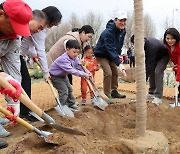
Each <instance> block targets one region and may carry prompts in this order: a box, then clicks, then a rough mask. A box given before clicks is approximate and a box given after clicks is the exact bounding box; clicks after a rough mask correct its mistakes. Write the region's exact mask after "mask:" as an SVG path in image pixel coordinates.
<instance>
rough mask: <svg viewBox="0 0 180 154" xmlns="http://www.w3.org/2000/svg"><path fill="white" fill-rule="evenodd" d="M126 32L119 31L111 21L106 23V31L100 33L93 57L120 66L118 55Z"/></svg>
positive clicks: (123, 30)
mask: <svg viewBox="0 0 180 154" xmlns="http://www.w3.org/2000/svg"><path fill="white" fill-rule="evenodd" d="M125 34H126V30H125V29H122V30H119V29H117V28H116V25H115V23H114V21H113V20H110V21H108V23H107V25H106V29H105V30H104V31H103V32H102V33H101V36H100V38H99V40H98V43H97V45H96V48H95V51H94V55H95V56H96V57H100V58H106V59H108V60H110V61H113V62H115V64H116V65H117V66H119V64H120V59H119V55H121V52H122V51H121V48H122V46H123V43H124V37H125Z"/></svg>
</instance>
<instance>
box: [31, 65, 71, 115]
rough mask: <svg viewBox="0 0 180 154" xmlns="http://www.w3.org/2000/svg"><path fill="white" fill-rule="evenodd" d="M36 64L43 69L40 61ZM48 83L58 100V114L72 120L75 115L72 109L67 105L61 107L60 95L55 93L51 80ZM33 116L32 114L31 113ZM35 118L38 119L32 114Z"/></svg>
mask: <svg viewBox="0 0 180 154" xmlns="http://www.w3.org/2000/svg"><path fill="white" fill-rule="evenodd" d="M35 62H36V64H37V65H38V66H39V67H40V68H41V65H40V63H39V61H35ZM47 83H48V84H49V86H50V88H51V91H52V93H53V95H54V97H55V100H56V103H57V106H55V107H54V109H55V110H56V111H57V112H58V114H59V115H60V116H63V117H64V116H68V117H71V118H74V113H73V112H72V111H71V109H70V108H69V107H68V106H67V105H63V106H62V105H61V102H60V100H59V97H58V94H57V92H56V91H55V88H54V86H53V84H52V82H51V80H50V79H48V80H47ZM31 114H32V113H31ZM32 115H33V116H34V117H36V118H38V117H37V116H36V115H34V114H32Z"/></svg>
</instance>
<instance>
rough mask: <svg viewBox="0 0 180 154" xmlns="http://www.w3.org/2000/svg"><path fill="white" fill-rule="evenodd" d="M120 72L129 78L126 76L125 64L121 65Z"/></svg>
mask: <svg viewBox="0 0 180 154" xmlns="http://www.w3.org/2000/svg"><path fill="white" fill-rule="evenodd" d="M119 71H120V72H122V74H123V75H124V76H127V74H126V68H125V67H124V65H123V64H120V65H119Z"/></svg>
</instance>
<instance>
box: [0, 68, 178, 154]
mask: <svg viewBox="0 0 180 154" xmlns="http://www.w3.org/2000/svg"><path fill="white" fill-rule="evenodd" d="M96 83H97V85H98V86H99V87H101V88H102V72H101V71H99V72H98V73H97V75H96ZM119 89H120V90H123V93H124V94H126V96H127V98H126V99H119V100H118V99H116V100H115V102H116V103H115V105H110V106H108V107H107V108H106V110H105V111H101V110H98V109H95V108H93V106H92V105H91V103H90V101H88V104H87V105H86V106H83V107H82V111H80V112H75V118H67V117H61V116H59V115H58V113H57V112H56V111H55V110H54V109H52V107H53V106H54V105H55V104H56V103H55V100H54V98H53V95H52V92H51V91H50V88H49V86H48V84H47V83H44V82H41V83H38V84H34V85H33V87H32V91H33V94H32V100H33V102H35V103H36V104H37V105H38V106H39V107H41V108H42V109H43V110H46V111H47V113H48V114H49V115H50V116H52V117H53V118H54V119H55V120H56V122H57V123H60V124H62V125H63V126H66V127H69V128H73V129H76V130H80V131H82V132H83V133H85V135H86V136H77V135H70V134H64V133H62V132H59V131H57V130H55V129H52V128H51V127H49V126H47V125H45V124H43V123H41V122H31V124H32V125H33V126H35V127H37V128H39V129H40V130H43V131H50V132H52V133H54V135H52V136H50V138H49V139H50V140H52V139H53V140H54V141H55V143H56V144H51V143H47V142H46V141H45V139H44V138H42V137H40V136H38V135H36V134H35V133H34V132H30V131H29V130H27V129H26V128H24V127H23V126H21V125H19V124H17V125H15V126H13V125H7V126H5V127H6V129H7V130H8V131H10V132H11V133H12V135H11V136H9V137H7V138H5V139H1V140H6V141H7V142H8V143H9V146H8V147H7V148H5V149H2V150H0V153H4V154H5V153H8V154H22V153H23V154H33V153H48V154H56V153H57V154H58V153H61V154H103V153H104V154H116V153H122V154H129V153H133V149H131V148H129V147H128V146H126V145H125V144H124V143H123V142H122V139H134V138H135V137H136V136H135V126H136V119H135V118H136V103H132V102H131V103H130V99H131V98H135V84H132V83H130V84H128V83H120V85H119ZM73 90H74V95H75V96H76V98H77V101H78V102H80V101H81V99H80V82H79V79H78V78H76V77H74V85H73ZM166 91H169V92H168V94H169V95H168V96H167V95H166V98H164V99H163V104H162V105H160V106H154V105H153V104H152V103H151V102H150V101H148V102H147V106H148V115H147V129H148V130H152V131H158V132H163V134H164V135H165V137H166V138H167V139H168V140H169V146H170V153H171V154H177V153H180V118H179V117H180V107H176V108H168V103H169V102H173V101H174V100H173V99H172V96H173V91H172V89H168V88H165V92H164V94H166V93H167V92H166ZM170 93H171V94H170ZM1 102H2V103H3V106H5V103H4V101H3V98H1Z"/></svg>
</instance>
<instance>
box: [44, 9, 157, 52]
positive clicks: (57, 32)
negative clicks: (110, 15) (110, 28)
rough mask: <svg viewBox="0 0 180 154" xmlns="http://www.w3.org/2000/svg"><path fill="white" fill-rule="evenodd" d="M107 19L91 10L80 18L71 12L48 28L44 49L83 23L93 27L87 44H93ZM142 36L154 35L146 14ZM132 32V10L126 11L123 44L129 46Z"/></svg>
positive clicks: (150, 21) (153, 26)
mask: <svg viewBox="0 0 180 154" xmlns="http://www.w3.org/2000/svg"><path fill="white" fill-rule="evenodd" d="M107 22H108V21H104V18H103V15H102V14H95V13H93V12H88V13H87V14H86V15H85V16H84V17H82V18H81V19H80V18H79V17H78V16H77V15H76V14H75V13H72V15H71V16H70V18H69V20H68V21H66V22H63V23H61V24H60V25H59V26H56V27H53V28H51V29H50V30H49V32H48V35H47V38H46V51H47V52H48V51H49V50H50V48H51V47H52V46H53V45H54V44H55V43H56V42H57V41H58V40H59V38H61V37H62V36H64V35H65V34H66V33H67V32H68V31H71V30H72V29H73V28H81V27H82V26H83V25H91V26H92V27H93V29H94V32H95V34H94V35H93V38H92V40H91V41H90V42H89V44H91V45H93V46H95V45H96V43H97V40H98V38H99V36H100V34H101V32H102V31H103V30H104V28H105V25H104V24H106V23H107ZM144 25H145V27H144V36H152V37H154V36H155V35H156V31H155V25H154V23H153V21H152V19H151V17H150V16H149V15H148V14H146V15H144ZM133 34H134V14H133V13H132V12H128V20H127V26H126V38H125V41H124V46H125V47H126V48H129V47H130V46H131V44H130V37H131V36H132V35H133Z"/></svg>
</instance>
